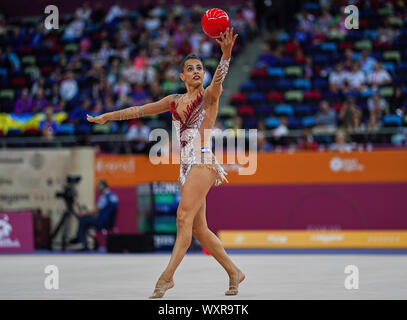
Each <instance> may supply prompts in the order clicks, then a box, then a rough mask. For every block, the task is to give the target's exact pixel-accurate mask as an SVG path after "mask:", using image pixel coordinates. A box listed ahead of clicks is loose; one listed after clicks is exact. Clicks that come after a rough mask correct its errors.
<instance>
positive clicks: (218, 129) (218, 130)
mask: <svg viewBox="0 0 407 320" xmlns="http://www.w3.org/2000/svg"><path fill="white" fill-rule="evenodd" d="M223 130H224V128H223V124H222V121H221V120H220V119H219V118H217V119H216V120H215V124H214V126H213V129H212V133H211V134H212V138H214V139H215V141H216V139H218V137H221V138H222V137H223Z"/></svg>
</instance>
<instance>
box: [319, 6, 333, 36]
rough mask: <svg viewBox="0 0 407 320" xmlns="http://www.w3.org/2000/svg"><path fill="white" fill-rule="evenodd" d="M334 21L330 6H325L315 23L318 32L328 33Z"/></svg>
mask: <svg viewBox="0 0 407 320" xmlns="http://www.w3.org/2000/svg"><path fill="white" fill-rule="evenodd" d="M332 22H333V18H332V16H331V14H330V13H329V8H328V7H323V8H322V12H321V15H320V16H319V17H318V19H317V21H316V25H315V31H316V32H317V33H324V34H327V33H328V31H329V28H330V27H331V25H332Z"/></svg>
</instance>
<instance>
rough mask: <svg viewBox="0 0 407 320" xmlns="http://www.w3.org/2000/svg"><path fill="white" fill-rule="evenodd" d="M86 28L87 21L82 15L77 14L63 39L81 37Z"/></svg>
mask: <svg viewBox="0 0 407 320" xmlns="http://www.w3.org/2000/svg"><path fill="white" fill-rule="evenodd" d="M84 30H85V22H84V21H83V20H82V19H81V18H80V17H78V16H77V15H75V18H74V20H73V21H72V22H71V23H70V24H69V25H68V27H67V28H66V29H65V32H64V35H63V36H62V40H66V41H72V40H76V39H79V38H80V37H81V36H82V34H83V31H84Z"/></svg>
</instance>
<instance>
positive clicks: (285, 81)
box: [276, 79, 292, 90]
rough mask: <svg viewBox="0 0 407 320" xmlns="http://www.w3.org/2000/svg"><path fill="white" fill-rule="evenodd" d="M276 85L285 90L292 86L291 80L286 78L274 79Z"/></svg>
mask: <svg viewBox="0 0 407 320" xmlns="http://www.w3.org/2000/svg"><path fill="white" fill-rule="evenodd" d="M276 87H277V88H278V89H281V90H287V89H290V88H291V87H292V84H291V81H290V80H288V79H280V80H278V81H276Z"/></svg>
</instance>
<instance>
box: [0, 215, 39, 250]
mask: <svg viewBox="0 0 407 320" xmlns="http://www.w3.org/2000/svg"><path fill="white" fill-rule="evenodd" d="M33 251H34V229H33V218H32V214H31V212H0V253H11V252H25V253H26V252H33Z"/></svg>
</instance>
